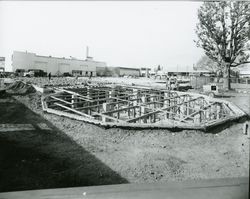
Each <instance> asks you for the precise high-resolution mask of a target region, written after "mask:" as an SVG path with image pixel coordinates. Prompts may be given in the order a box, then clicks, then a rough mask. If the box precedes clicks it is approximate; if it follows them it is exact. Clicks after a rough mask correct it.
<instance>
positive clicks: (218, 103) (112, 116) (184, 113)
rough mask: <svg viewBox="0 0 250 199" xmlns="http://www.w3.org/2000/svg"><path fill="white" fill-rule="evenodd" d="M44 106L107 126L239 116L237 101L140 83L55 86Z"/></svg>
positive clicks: (189, 125) (202, 124) (199, 124)
mask: <svg viewBox="0 0 250 199" xmlns="http://www.w3.org/2000/svg"><path fill="white" fill-rule="evenodd" d="M42 107H43V110H44V111H46V112H48V113H53V114H57V115H60V116H66V117H69V118H73V119H77V120H82V121H85V122H90V123H94V124H97V125H101V126H106V127H128V128H169V129H200V130H206V129H207V128H210V127H214V126H216V125H220V124H222V123H225V122H230V121H232V120H236V119H239V118H240V117H242V116H244V115H245V113H244V112H243V111H242V110H241V109H239V108H238V107H237V106H235V105H234V104H232V103H230V102H227V101H224V100H221V99H216V98H211V97H208V96H205V95H200V94H194V93H190V92H177V91H169V90H162V89H152V88H147V87H137V86H118V85H116V86H86V87H83V88H74V87H71V88H70V87H69V88H64V89H61V88H55V93H53V94H50V95H47V96H45V97H42Z"/></svg>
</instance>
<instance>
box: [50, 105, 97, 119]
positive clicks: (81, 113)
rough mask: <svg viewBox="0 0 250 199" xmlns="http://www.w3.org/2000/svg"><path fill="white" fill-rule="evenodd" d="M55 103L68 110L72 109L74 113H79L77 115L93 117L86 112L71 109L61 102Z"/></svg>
mask: <svg viewBox="0 0 250 199" xmlns="http://www.w3.org/2000/svg"><path fill="white" fill-rule="evenodd" d="M55 105H57V106H60V107H62V108H65V109H67V110H70V111H72V112H74V113H77V114H79V115H82V116H85V117H87V118H91V119H94V118H93V117H92V116H90V115H88V114H85V113H83V112H80V111H77V110H75V109H72V108H69V107H67V106H64V105H62V104H59V103H55Z"/></svg>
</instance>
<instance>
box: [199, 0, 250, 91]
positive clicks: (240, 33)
mask: <svg viewBox="0 0 250 199" xmlns="http://www.w3.org/2000/svg"><path fill="white" fill-rule="evenodd" d="M198 19H199V23H198V24H197V26H196V34H197V36H198V40H197V41H195V42H196V45H197V46H198V47H201V48H203V49H204V51H205V54H206V55H207V56H208V57H209V58H210V59H211V60H213V61H214V62H216V63H217V64H218V66H219V68H220V69H221V70H222V71H223V74H224V77H228V78H230V67H234V66H238V65H240V64H243V63H249V50H250V44H249V40H250V2H240V1H237V2H234V1H222V2H205V3H203V5H202V6H201V7H200V8H199V10H198ZM227 81H228V82H227V83H228V88H229V89H230V83H229V80H227ZM225 82H226V81H225ZM227 83H226V84H227Z"/></svg>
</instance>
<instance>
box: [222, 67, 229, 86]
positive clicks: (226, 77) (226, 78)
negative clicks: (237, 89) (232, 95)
mask: <svg viewBox="0 0 250 199" xmlns="http://www.w3.org/2000/svg"><path fill="white" fill-rule="evenodd" d="M223 88H224V89H225V90H230V89H231V84H230V64H225V70H224V73H223Z"/></svg>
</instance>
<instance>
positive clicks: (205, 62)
mask: <svg viewBox="0 0 250 199" xmlns="http://www.w3.org/2000/svg"><path fill="white" fill-rule="evenodd" d="M194 69H195V70H199V69H200V70H208V71H211V72H218V70H219V69H220V68H219V65H218V63H217V62H215V61H213V60H212V59H210V58H209V57H208V56H206V55H204V56H202V57H201V58H200V59H199V60H198V62H197V63H196V64H195V66H194Z"/></svg>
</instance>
